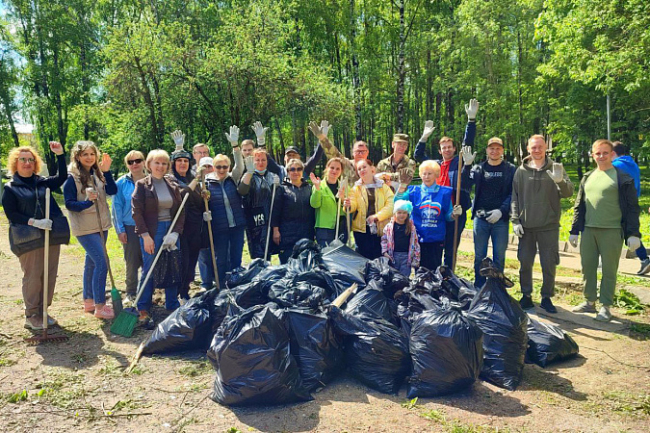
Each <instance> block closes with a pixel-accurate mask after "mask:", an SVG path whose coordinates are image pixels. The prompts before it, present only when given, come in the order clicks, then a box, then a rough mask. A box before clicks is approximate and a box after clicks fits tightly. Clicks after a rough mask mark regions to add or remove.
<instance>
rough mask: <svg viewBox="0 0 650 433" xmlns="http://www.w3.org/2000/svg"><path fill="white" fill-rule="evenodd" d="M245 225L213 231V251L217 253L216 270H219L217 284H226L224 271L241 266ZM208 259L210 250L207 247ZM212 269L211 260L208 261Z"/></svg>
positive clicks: (222, 285)
mask: <svg viewBox="0 0 650 433" xmlns="http://www.w3.org/2000/svg"><path fill="white" fill-rule="evenodd" d="M245 231H246V226H241V227H233V228H231V229H228V230H220V231H218V232H215V233H214V234H215V236H214V238H215V240H217V242H215V245H214V252H215V254H216V255H217V271H218V272H219V286H220V287H224V286H225V284H226V272H230V271H231V270H233V269H235V268H238V267H240V266H241V258H242V253H243V251H244V232H245ZM207 251H208V259H209V258H210V257H209V252H210V250H209V249H208V250H207ZM210 270H212V262H210Z"/></svg>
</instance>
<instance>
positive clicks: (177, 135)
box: [169, 129, 185, 150]
mask: <svg viewBox="0 0 650 433" xmlns="http://www.w3.org/2000/svg"><path fill="white" fill-rule="evenodd" d="M169 135H171V136H172V140H174V144H175V145H176V150H183V145H184V144H185V134H183V132H182V131H181V130H180V129H177V130H176V131H174V132H172V133H171V134H169Z"/></svg>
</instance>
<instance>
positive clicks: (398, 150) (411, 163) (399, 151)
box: [377, 134, 415, 182]
mask: <svg viewBox="0 0 650 433" xmlns="http://www.w3.org/2000/svg"><path fill="white" fill-rule="evenodd" d="M391 146H392V148H393V154H392V155H390V156H389V157H388V158H385V159H382V160H381V161H379V164H377V171H378V172H379V173H384V175H385V176H384V181H393V182H399V175H400V170H404V169H408V170H409V172H410V173H411V174H413V173H415V160H413V159H411V158H409V157H408V155H407V154H406V153H407V152H408V150H409V136H408V135H406V134H395V135H393V142H392V144H391Z"/></svg>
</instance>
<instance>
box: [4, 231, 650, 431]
mask: <svg viewBox="0 0 650 433" xmlns="http://www.w3.org/2000/svg"><path fill="white" fill-rule="evenodd" d="M509 255H510V256H511V257H512V253H511V252H509ZM82 257H83V255H82V252H81V251H80V247H79V246H66V247H63V252H62V256H61V262H60V266H59V277H58V283H57V289H56V295H55V299H54V303H53V306H52V308H51V313H52V314H53V316H54V317H56V318H57V319H58V320H59V322H60V324H61V327H62V329H59V330H58V331H57V332H64V333H66V334H67V335H69V337H70V340H69V341H68V342H66V343H59V344H49V345H41V346H28V345H26V344H25V343H24V342H23V337H26V336H29V335H31V333H30V332H29V331H27V330H25V329H23V311H22V296H21V289H20V287H21V277H22V272H21V270H20V265H19V263H18V260H17V259H16V257H15V256H13V254H11V252H10V251H9V245H8V240H7V224H6V220H4V221H2V222H0V281H2V282H3V284H2V290H0V430H1V431H11V432H18V431H29V432H35V431H36V432H40V431H53V432H55V431H66V432H69V431H95V430H100V429H101V430H107V431H119V432H128V431H134V432H140V431H143V432H149V431H157V432H166V431H170V432H172V431H214V432H232V433H234V432H249V431H264V432H267V431H268V432H278V431H279V432H306V431H316V432H357V431H364V432H421V431H453V432H471V431H527V432H537V431H553V432H557V431H588V432H618V431H638V432H648V431H650V393H649V390H650V359H649V357H648V354H649V353H650V351H649V348H650V345H649V344H648V342H647V341H645V337H646V336H647V333H643V332H642V333H638V332H632V333H630V323H629V322H628V321H627V320H619V321H618V322H617V323H613V324H610V325H605V326H600V327H598V326H597V325H596V322H594V321H593V319H591V318H590V317H589V318H585V317H578V319H577V320H573V319H571V317H572V315H571V314H570V313H567V312H566V310H567V309H569V308H570V307H569V305H567V304H566V303H565V304H562V301H563V299H562V298H561V299H559V302H560V306H561V307H563V308H562V314H561V317H562V319H561V320H560V319H556V321H557V322H558V323H559V324H560V325H561V326H562V327H563V328H564V329H565V330H567V331H568V332H569V333H570V334H571V335H572V336H573V337H574V338H575V340H576V341H577V342H578V344H579V345H580V353H581V356H580V357H578V358H577V359H574V360H572V361H568V362H564V363H560V364H556V365H553V366H551V367H549V368H546V369H542V368H539V367H538V366H536V365H526V367H525V370H524V378H523V384H522V385H521V386H520V387H519V389H517V390H516V391H514V392H510V391H505V390H502V389H500V388H497V387H495V386H492V385H490V384H487V383H484V382H477V383H476V384H475V385H474V386H473V388H472V389H471V390H468V391H466V392H462V393H459V394H455V395H452V396H449V397H445V398H433V399H419V400H418V401H408V400H407V398H406V392H405V388H403V389H402V390H401V391H400V393H399V395H397V396H391V395H384V394H380V393H378V392H375V391H372V390H370V389H368V388H366V387H364V386H362V385H360V384H359V383H358V382H356V381H355V380H353V379H351V378H348V377H346V376H345V374H343V375H342V376H341V377H340V378H339V379H337V380H336V381H335V382H334V383H332V384H330V385H329V386H327V387H326V388H325V389H323V390H322V391H321V392H319V393H316V394H314V400H313V401H311V402H307V403H303V404H295V405H290V406H280V407H266V408H248V409H230V408H227V407H223V406H220V405H218V404H216V403H214V402H213V401H212V400H210V398H209V394H210V392H211V389H212V382H213V379H214V373H213V371H212V368H211V366H210V364H209V363H208V362H207V361H206V359H205V356H204V354H201V353H195V354H189V355H187V356H184V357H155V358H144V359H142V360H141V362H140V364H139V366H138V367H137V368H136V370H135V371H134V372H133V373H132V374H130V375H128V376H127V375H124V373H123V370H124V368H125V366H126V365H128V362H129V359H130V357H131V356H132V354H133V352H134V351H135V348H136V347H137V346H138V344H139V343H140V342H141V341H143V339H145V338H146V336H147V331H142V330H138V331H136V333H135V334H134V336H133V337H132V338H123V337H117V336H113V335H111V334H110V332H109V331H108V326H107V325H106V324H103V323H102V322H100V321H98V320H96V319H94V318H93V317H92V316H91V315H88V314H84V313H83V312H82V311H81V309H80V306H81V302H82V299H81V275H82V271H83V259H82ZM467 265H469V263H467ZM116 277H117V278H118V285H120V284H121V282H122V280H121V278H122V276H120V275H117V276H116ZM616 314H617V315H619V316H620V315H621V312H620V311H617V312H616ZM162 315H164V310H162V308H161V307H159V309H158V310H157V311H156V319H157V320H159V319H160V318H161V316H162ZM635 320H641V321H645V322H647V321H648V320H647V316H646V317H642V318H637V319H635ZM634 329H637V328H634ZM634 329H633V330H634Z"/></svg>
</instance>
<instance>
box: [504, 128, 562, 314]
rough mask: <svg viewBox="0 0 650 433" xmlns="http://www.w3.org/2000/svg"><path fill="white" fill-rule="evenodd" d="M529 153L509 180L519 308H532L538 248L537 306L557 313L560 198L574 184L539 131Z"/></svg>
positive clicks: (533, 138)
mask: <svg viewBox="0 0 650 433" xmlns="http://www.w3.org/2000/svg"><path fill="white" fill-rule="evenodd" d="M527 149H528V155H529V156H528V157H527V158H526V159H524V161H523V162H522V164H521V166H520V167H519V168H518V169H517V172H516V173H515V178H514V180H513V182H512V213H511V220H512V228H513V231H514V233H515V235H517V236H518V237H519V247H518V250H517V258H518V259H519V263H520V267H519V284H520V285H521V293H522V294H523V296H522V297H521V300H520V301H519V304H520V305H521V308H523V309H529V308H534V305H533V298H532V296H531V294H532V293H533V264H534V263H535V254H536V253H537V250H538V249H539V261H540V264H541V265H542V275H543V282H542V302H541V304H540V307H542V308H543V309H545V310H546V311H548V312H549V313H557V309H556V308H555V306H554V305H553V302H552V301H551V298H552V297H553V295H554V294H555V268H556V267H557V265H558V264H559V263H560V252H559V249H558V241H559V238H560V216H561V215H562V206H561V205H560V200H561V199H563V198H567V197H571V196H572V195H573V184H572V183H571V181H570V180H569V176H568V175H567V174H566V171H564V167H562V164H558V163H556V162H555V161H553V160H552V159H551V158H548V157H547V156H546V149H547V145H546V140H544V136H542V135H533V136H532V137H530V138H529V139H528V146H527Z"/></svg>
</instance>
